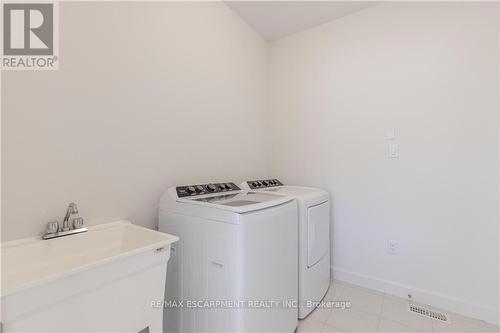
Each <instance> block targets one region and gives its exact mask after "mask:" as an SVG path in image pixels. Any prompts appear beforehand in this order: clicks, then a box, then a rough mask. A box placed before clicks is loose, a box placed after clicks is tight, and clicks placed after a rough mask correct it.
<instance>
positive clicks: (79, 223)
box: [73, 217, 83, 229]
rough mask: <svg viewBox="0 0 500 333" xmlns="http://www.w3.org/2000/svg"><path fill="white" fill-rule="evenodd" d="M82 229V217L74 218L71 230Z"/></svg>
mask: <svg viewBox="0 0 500 333" xmlns="http://www.w3.org/2000/svg"><path fill="white" fill-rule="evenodd" d="M80 228H83V217H75V218H74V219H73V229H80Z"/></svg>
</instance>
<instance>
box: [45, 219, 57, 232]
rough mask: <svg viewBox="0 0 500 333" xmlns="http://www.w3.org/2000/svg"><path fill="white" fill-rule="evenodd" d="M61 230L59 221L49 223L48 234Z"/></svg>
mask: <svg viewBox="0 0 500 333" xmlns="http://www.w3.org/2000/svg"><path fill="white" fill-rule="evenodd" d="M58 231H59V223H58V222H57V221H51V222H49V223H47V234H55V233H56V232H58Z"/></svg>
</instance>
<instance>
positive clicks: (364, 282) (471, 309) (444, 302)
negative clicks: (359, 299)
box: [331, 266, 500, 325]
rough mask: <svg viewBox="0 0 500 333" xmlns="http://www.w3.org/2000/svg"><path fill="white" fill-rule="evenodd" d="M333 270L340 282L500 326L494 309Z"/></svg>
mask: <svg viewBox="0 0 500 333" xmlns="http://www.w3.org/2000/svg"><path fill="white" fill-rule="evenodd" d="M331 270H332V277H333V278H334V279H336V280H339V281H343V282H348V283H352V284H356V285H359V286H362V287H365V288H369V289H373V290H377V291H380V292H383V293H386V294H389V295H393V296H397V297H402V298H407V297H408V294H411V295H412V299H413V300H414V301H415V302H419V303H422V304H430V305H432V306H435V307H437V308H441V309H443V310H446V311H451V312H456V313H459V314H462V315H465V316H469V317H473V318H477V319H481V320H484V321H486V322H488V323H492V324H495V325H500V311H498V310H497V309H494V308H488V307H484V306H480V305H477V304H473V303H470V302H467V301H464V300H461V299H458V298H454V297H449V296H446V295H443V294H439V293H435V292H432V291H429V290H424V289H420V288H416V287H414V286H409V285H404V284H401V283H397V282H394V281H389V280H384V279H380V278H376V277H373V276H368V275H363V274H358V273H355V272H351V271H349V270H346V269H343V268H340V267H335V266H332V268H331Z"/></svg>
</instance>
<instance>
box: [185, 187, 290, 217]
mask: <svg viewBox="0 0 500 333" xmlns="http://www.w3.org/2000/svg"><path fill="white" fill-rule="evenodd" d="M292 200H293V198H291V197H288V196H282V195H276V194H271V193H264V192H252V191H239V192H232V193H227V194H214V195H210V196H203V197H193V198H181V199H178V201H179V202H186V203H192V204H199V205H203V206H209V207H214V208H218V209H223V210H229V211H232V212H236V213H246V212H250V211H255V210H260V209H264V208H268V207H273V206H277V205H281V204H283V203H285V202H289V201H292Z"/></svg>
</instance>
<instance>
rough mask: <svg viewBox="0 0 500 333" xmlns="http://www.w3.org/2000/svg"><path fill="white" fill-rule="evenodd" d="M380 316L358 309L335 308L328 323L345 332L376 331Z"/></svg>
mask: <svg viewBox="0 0 500 333" xmlns="http://www.w3.org/2000/svg"><path fill="white" fill-rule="evenodd" d="M378 321H379V316H378V315H373V314H369V313H366V312H363V311H359V310H356V309H345V310H340V309H338V310H333V312H332V314H331V315H330V317H329V318H328V320H327V322H326V323H327V324H328V325H331V326H333V327H336V328H338V329H340V330H342V331H345V332H376V331H377V326H378Z"/></svg>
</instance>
